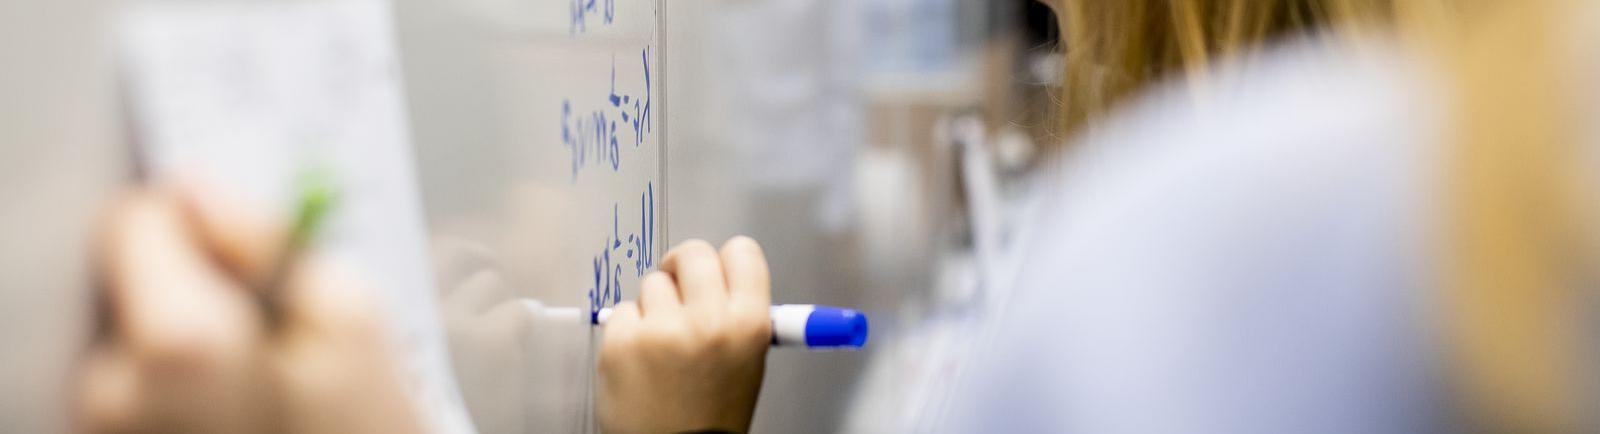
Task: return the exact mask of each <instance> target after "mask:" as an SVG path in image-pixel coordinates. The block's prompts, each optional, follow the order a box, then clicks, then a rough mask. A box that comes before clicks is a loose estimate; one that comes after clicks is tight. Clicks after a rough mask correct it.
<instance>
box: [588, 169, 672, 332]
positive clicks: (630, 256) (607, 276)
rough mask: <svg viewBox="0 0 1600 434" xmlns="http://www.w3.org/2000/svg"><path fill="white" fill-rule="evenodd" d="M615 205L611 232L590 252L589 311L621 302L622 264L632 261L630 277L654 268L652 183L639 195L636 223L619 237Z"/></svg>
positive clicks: (654, 200)
mask: <svg viewBox="0 0 1600 434" xmlns="http://www.w3.org/2000/svg"><path fill="white" fill-rule="evenodd" d="M617 208H618V207H617V204H612V205H611V234H609V235H607V236H606V239H605V245H604V247H603V248H602V249H601V250H600V253H598V254H595V255H594V282H593V283H592V286H590V287H589V290H588V296H589V313H591V314H593V313H598V312H600V309H601V308H604V307H610V306H615V305H616V304H617V303H621V302H622V273H623V264H624V263H625V262H629V261H632V264H631V265H632V270H631V271H633V274H634V277H643V276H644V274H645V273H646V272H648V271H650V269H651V268H655V262H656V261H655V239H656V229H655V228H656V190H655V184H654V183H646V184H645V191H644V192H643V193H640V194H639V226H638V227H637V228H636V229H634V230H632V231H630V232H628V233H627V237H626V238H624V237H623V235H622V234H623V233H622V231H620V230H619V227H620V225H619V222H620V221H621V218H620V216H619V213H618V211H617Z"/></svg>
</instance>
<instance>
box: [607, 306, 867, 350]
mask: <svg viewBox="0 0 1600 434" xmlns="http://www.w3.org/2000/svg"><path fill="white" fill-rule="evenodd" d="M609 318H611V308H609V307H608V308H603V309H600V311H599V312H595V313H594V314H593V315H590V317H589V321H590V323H591V324H594V325H605V323H606V320H607V319H609ZM866 344H867V315H866V314H863V313H861V311H858V310H855V309H846V308H842V307H832V306H818V305H814V304H782V305H777V306H773V307H772V345H773V346H775V347H805V348H814V349H854V348H861V347H862V346H864V345H866Z"/></svg>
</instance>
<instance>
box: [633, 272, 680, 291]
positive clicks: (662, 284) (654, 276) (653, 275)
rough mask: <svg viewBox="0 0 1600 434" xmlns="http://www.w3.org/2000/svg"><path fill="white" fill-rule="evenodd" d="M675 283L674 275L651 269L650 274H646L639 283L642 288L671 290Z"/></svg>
mask: <svg viewBox="0 0 1600 434" xmlns="http://www.w3.org/2000/svg"><path fill="white" fill-rule="evenodd" d="M675 285H676V284H675V283H673V280H672V276H671V275H669V274H667V273H666V272H664V271H660V270H656V271H651V272H650V274H646V275H644V280H642V281H640V283H639V287H640V288H641V290H643V289H650V288H655V289H663V288H664V289H669V290H670V289H672V288H673V286H675Z"/></svg>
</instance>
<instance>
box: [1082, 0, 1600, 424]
mask: <svg viewBox="0 0 1600 434" xmlns="http://www.w3.org/2000/svg"><path fill="white" fill-rule="evenodd" d="M1063 3H1064V4H1060V5H1058V6H1059V7H1058V9H1057V13H1058V14H1060V17H1059V18H1060V22H1061V25H1062V35H1063V39H1064V40H1063V42H1064V44H1065V47H1064V54H1065V56H1064V57H1065V60H1064V62H1063V68H1064V72H1065V73H1064V75H1063V81H1062V83H1061V86H1060V88H1059V89H1058V91H1057V92H1058V94H1057V98H1058V99H1059V107H1058V109H1059V110H1060V114H1059V116H1058V118H1059V120H1060V121H1059V124H1058V125H1059V128H1060V129H1061V130H1062V132H1063V133H1064V134H1063V135H1068V136H1070V135H1073V134H1074V133H1075V132H1077V131H1079V130H1081V129H1084V128H1091V127H1092V126H1093V124H1094V123H1095V122H1096V120H1097V119H1099V118H1101V117H1102V116H1104V115H1105V114H1106V113H1107V112H1108V111H1109V110H1110V109H1112V108H1114V107H1115V106H1116V105H1117V104H1119V103H1121V102H1122V101H1123V100H1125V99H1127V98H1128V97H1130V96H1131V95H1134V94H1135V93H1137V92H1139V91H1141V90H1143V89H1144V88H1145V87H1146V86H1147V85H1148V84H1150V83H1153V82H1155V81H1158V80H1183V81H1185V82H1186V84H1188V86H1186V87H1187V88H1188V89H1191V92H1193V94H1194V97H1195V98H1197V99H1204V98H1205V94H1206V89H1207V84H1208V82H1210V81H1211V80H1213V77H1211V73H1212V72H1211V66H1212V65H1213V64H1214V63H1215V62H1216V61H1217V60H1218V59H1222V58H1227V59H1230V61H1240V59H1241V58H1243V59H1248V57H1249V56H1250V55H1252V54H1253V52H1254V51H1255V50H1256V49H1257V48H1258V47H1259V46H1260V45H1262V44H1265V43H1268V42H1269V41H1271V40H1273V39H1276V38H1279V37H1282V36H1286V35H1323V36H1331V38H1318V39H1319V40H1333V41H1339V40H1347V39H1353V38H1360V37H1362V36H1366V35H1370V34H1372V33H1379V32H1381V33H1385V34H1388V35H1389V36H1394V37H1396V38H1397V39H1398V40H1399V41H1401V42H1403V43H1404V44H1406V45H1407V46H1408V47H1410V48H1415V49H1416V50H1413V51H1414V52H1416V53H1419V54H1420V55H1423V56H1425V57H1432V58H1433V59H1432V60H1434V61H1436V63H1437V65H1438V66H1439V67H1438V68H1436V69H1437V70H1438V71H1439V73H1440V74H1439V76H1438V77H1435V78H1436V79H1437V80H1440V81H1441V82H1443V83H1444V84H1445V85H1444V86H1443V88H1444V89H1447V92H1448V94H1449V95H1450V98H1449V101H1447V103H1448V106H1447V107H1446V109H1447V111H1448V112H1449V113H1448V115H1449V119H1451V120H1452V122H1451V123H1450V124H1449V125H1450V127H1449V130H1448V131H1446V133H1447V134H1446V138H1447V140H1449V143H1450V144H1451V145H1452V146H1451V147H1450V148H1449V149H1450V150H1451V152H1449V153H1448V155H1449V157H1448V158H1449V160H1448V161H1447V163H1446V167H1448V169H1449V170H1447V171H1446V173H1447V175H1446V176H1447V178H1448V179H1446V182H1445V185H1446V186H1447V187H1446V188H1447V191H1445V192H1443V193H1444V197H1445V198H1446V199H1447V200H1446V202H1447V203H1448V205H1447V207H1446V208H1445V209H1444V210H1443V211H1444V212H1443V213H1442V214H1443V215H1444V216H1445V217H1444V219H1445V220H1444V223H1445V224H1444V226H1445V229H1444V232H1443V234H1444V235H1445V237H1443V238H1444V239H1445V240H1446V242H1445V243H1444V245H1443V246H1441V247H1442V249H1440V253H1441V255H1440V257H1441V259H1442V260H1441V261H1439V262H1440V264H1441V265H1442V268H1440V271H1441V273H1439V274H1440V284H1441V288H1442V289H1443V291H1441V292H1440V293H1438V295H1439V297H1440V298H1441V299H1442V300H1443V307H1444V309H1443V315H1442V320H1443V324H1442V326H1443V327H1442V329H1443V330H1444V338H1445V341H1444V342H1443V343H1444V344H1445V345H1443V348H1444V356H1445V357H1444V360H1445V363H1446V364H1447V366H1446V367H1445V372H1447V374H1448V375H1447V378H1448V379H1449V380H1450V381H1449V383H1450V385H1451V390H1452V391H1454V392H1456V393H1454V394H1452V396H1453V397H1455V401H1454V402H1452V403H1451V404H1453V405H1454V406H1453V408H1454V409H1455V410H1456V411H1455V414H1456V415H1458V416H1459V419H1460V422H1461V423H1462V424H1463V428H1467V429H1468V430H1470V431H1474V432H1493V433H1500V432H1506V433H1511V432H1517V433H1524V432H1526V433H1553V432H1585V431H1587V430H1592V429H1593V428H1595V427H1593V426H1590V425H1587V424H1588V423H1592V422H1593V421H1587V420H1583V418H1585V417H1587V416H1585V415H1584V413H1585V411H1584V409H1583V408H1582V407H1580V405H1579V404H1578V403H1580V402H1590V399H1591V398H1594V396H1586V395H1585V394H1588V393H1592V392H1593V391H1591V390H1587V388H1586V386H1588V385H1590V384H1591V383H1590V382H1591V381H1593V380H1594V378H1593V375H1592V374H1591V373H1590V372H1588V371H1592V369H1584V368H1583V366H1582V361H1583V360H1584V359H1583V356H1587V355H1588V354H1580V350H1587V349H1589V348H1588V347H1587V346H1584V345H1583V344H1582V343H1581V341H1582V338H1583V337H1582V336H1580V335H1579V332H1578V330H1579V327H1580V326H1581V325H1580V324H1579V322H1580V321H1579V318H1581V317H1582V315H1581V313H1580V312H1578V309H1580V308H1582V306H1581V304H1582V303H1581V302H1582V301H1583V300H1581V299H1580V294H1579V293H1578V291H1577V290H1576V289H1575V288H1577V287H1579V286H1581V285H1582V284H1583V282H1584V280H1583V279H1584V278H1586V277H1592V276H1587V275H1585V273H1588V272H1589V271H1592V268H1593V267H1590V266H1588V264H1586V263H1585V262H1587V261H1590V260H1592V259H1593V258H1595V257H1597V256H1600V255H1596V254H1595V249H1594V248H1593V245H1592V244H1590V242H1591V241H1592V238H1590V237H1591V235H1592V233H1593V232H1592V231H1591V230H1590V229H1592V228H1590V227H1589V226H1588V225H1584V224H1583V222H1585V221H1589V220H1592V219H1589V218H1587V217H1590V216H1593V215H1594V214H1595V213H1594V212H1593V210H1592V209H1590V207H1588V206H1587V205H1588V202H1585V198H1588V197H1590V196H1587V195H1585V193H1587V192H1589V191H1588V190H1586V189H1584V188H1581V186H1583V185H1585V184H1584V183H1585V182H1593V181H1594V180H1592V179H1587V180H1585V179H1579V174H1581V173H1584V172H1583V171H1582V170H1581V167H1580V166H1579V164H1581V163H1582V162H1584V161H1585V160H1584V159H1583V158H1579V157H1580V155H1579V154H1580V151H1579V149H1578V148H1577V146H1576V144H1577V143H1578V141H1579V139H1580V138H1581V135H1580V134H1578V131H1579V130H1578V128H1579V126H1580V125H1581V123H1580V121H1579V120H1578V119H1576V117H1575V116H1574V113H1580V112H1581V110H1579V107H1577V106H1576V101H1572V100H1571V99H1572V96H1571V95H1573V94H1575V93H1576V92H1573V90H1572V89H1573V86H1574V85H1575V84H1578V83H1579V82H1580V81H1579V80H1578V79H1577V77H1576V69H1575V65H1574V63H1575V62H1573V61H1572V59H1571V57H1572V56H1573V53H1574V52H1576V50H1570V51H1563V50H1565V49H1566V48H1567V47H1566V44H1564V42H1565V40H1569V39H1572V38H1571V37H1570V36H1571V32H1570V29H1568V28H1567V26H1564V25H1562V24H1565V22H1566V21H1570V19H1566V20H1564V19H1563V17H1564V16H1565V14H1566V13H1568V12H1572V11H1573V10H1574V9H1577V8H1578V7H1579V6H1578V5H1576V4H1574V3H1576V2H1573V1H1570V0H1516V1H1493V0H1487V1H1485V0H1064V2H1063ZM1591 281H1592V280H1591Z"/></svg>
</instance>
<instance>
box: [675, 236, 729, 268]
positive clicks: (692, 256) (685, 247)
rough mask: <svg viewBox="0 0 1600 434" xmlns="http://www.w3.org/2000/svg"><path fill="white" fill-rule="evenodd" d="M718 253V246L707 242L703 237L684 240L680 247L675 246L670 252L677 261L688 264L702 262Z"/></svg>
mask: <svg viewBox="0 0 1600 434" xmlns="http://www.w3.org/2000/svg"><path fill="white" fill-rule="evenodd" d="M716 255H717V249H716V247H713V246H712V245H711V243H709V242H707V241H706V240H701V239H692V240H688V241H684V242H683V243H682V244H679V245H678V247H675V248H673V249H672V252H671V253H669V254H668V256H672V257H675V258H676V260H677V261H679V262H682V263H684V264H686V265H687V264H696V263H702V262H704V261H706V260H707V259H710V258H715V257H716Z"/></svg>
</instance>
